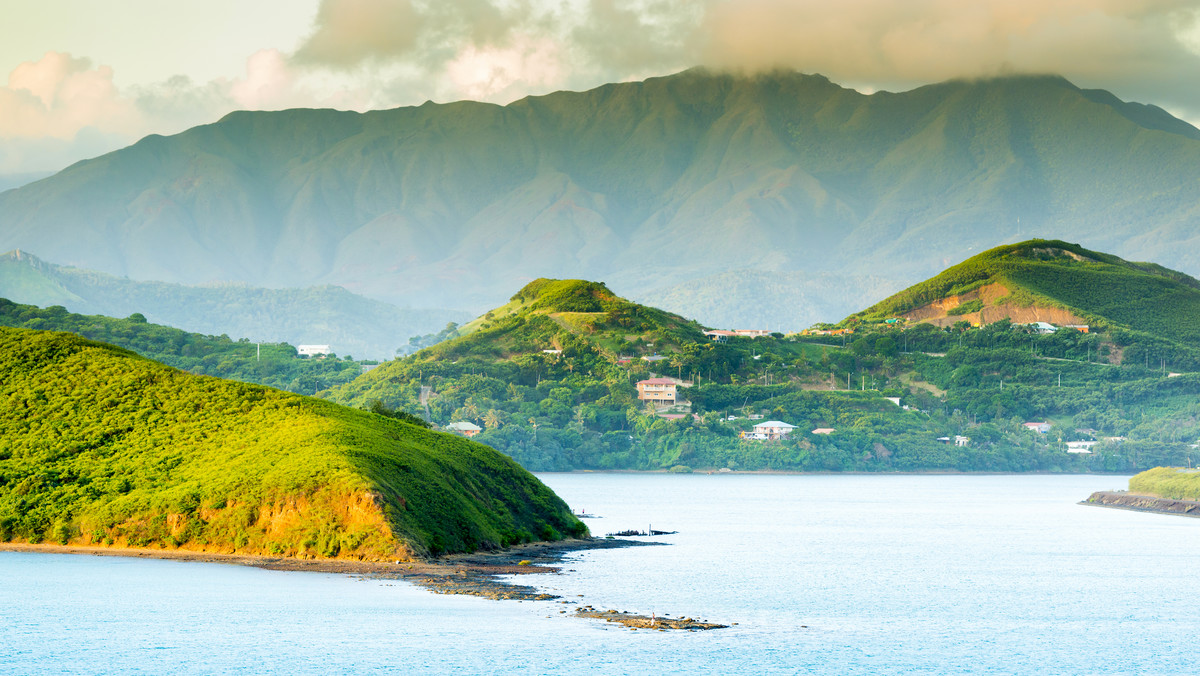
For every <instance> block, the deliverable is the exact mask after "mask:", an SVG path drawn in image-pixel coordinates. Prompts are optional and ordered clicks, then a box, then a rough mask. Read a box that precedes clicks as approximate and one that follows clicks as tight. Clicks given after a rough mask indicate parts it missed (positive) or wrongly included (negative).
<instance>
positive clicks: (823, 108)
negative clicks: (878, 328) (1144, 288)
mask: <svg viewBox="0 0 1200 676" xmlns="http://www.w3.org/2000/svg"><path fill="white" fill-rule="evenodd" d="M1198 223H1200V131H1198V130H1197V129H1195V128H1194V127H1192V126H1190V125H1188V124H1187V123H1185V122H1182V121H1180V120H1178V119H1176V118H1174V117H1172V116H1171V115H1169V114H1167V113H1166V112H1165V111H1163V110H1161V109H1159V108H1156V107H1154V106H1147V105H1141V104H1137V103H1127V102H1123V101H1121V100H1119V99H1117V98H1116V97H1114V96H1113V95H1111V94H1109V93H1107V92H1104V91H1099V90H1085V89H1080V88H1078V87H1076V86H1075V85H1073V84H1071V83H1070V82H1068V81H1066V80H1065V79H1063V78H1061V77H1055V76H1013V77H1001V78H994V79H984V80H971V81H965V80H959V81H949V82H944V83H940V84H934V85H929V86H925V87H920V88H918V89H914V90H912V91H907V92H900V93H892V92H877V93H873V94H863V93H860V92H857V91H855V90H852V89H848V88H845V87H842V86H839V85H837V84H835V83H833V82H830V81H829V80H828V79H826V78H824V77H821V76H819V75H805V74H800V73H796V72H790V71H778V72H772V73H767V74H761V75H755V76H742V75H730V74H723V73H716V72H710V71H706V70H700V69H694V70H689V71H685V72H682V73H679V74H676V75H672V76H667V77H659V78H652V79H649V80H646V81H643V82H629V83H620V84H610V85H605V86H603V87H599V88H597V89H593V90H590V91H586V92H557V93H553V94H549V95H546V96H536V97H530V98H526V99H522V100H520V101H516V102H514V103H512V104H509V105H507V106H499V105H492V104H484V103H475V102H467V101H464V102H456V103H450V104H444V105H439V104H434V103H426V104H424V105H421V106H415V107H406V108H398V109H394V110H383V111H371V112H367V113H355V112H339V111H333V110H289V111H281V112H236V113H232V114H230V115H228V116H226V117H225V118H223V119H221V120H220V121H218V122H216V123H213V124H209V125H204V126H200V127H196V128H193V129H190V130H188V131H185V132H183V133H181V134H177V135H175V136H171V137H161V136H150V137H147V138H145V139H143V140H141V141H140V142H138V143H136V144H134V145H133V146H130V147H128V148H125V149H122V150H119V151H116V152H113V153H110V154H108V155H104V156H102V157H99V158H96V159H93V160H88V161H84V162H80V163H77V164H75V165H73V166H71V167H68V168H67V169H65V170H63V171H61V172H59V173H58V174H56V175H54V176H52V177H49V178H46V179H43V180H40V181H37V182H34V183H32V184H29V185H25V186H22V187H20V188H17V189H15V190H10V191H7V192H5V193H3V194H0V250H2V249H11V248H18V247H19V248H22V249H27V250H31V251H36V252H38V254H39V255H41V256H44V257H45V258H46V259H47V260H51V261H54V262H56V263H61V264H70V265H75V266H78V267H83V268H89V269H95V270H100V271H104V272H107V273H111V274H114V275H123V276H128V277H130V278H133V279H138V280H160V281H166V282H175V283H182V284H197V283H205V282H213V281H234V282H241V283H246V284H251V285H255V286H264V287H275V288H279V287H297V286H302V287H303V286H311V285H320V284H337V285H340V286H343V287H345V288H346V289H349V290H350V291H352V292H355V293H360V294H363V295H366V296H369V297H371V298H375V299H379V300H383V301H387V302H391V303H394V304H398V305H404V306H410V307H419V308H437V307H454V308H464V309H467V310H472V311H476V312H481V311H483V310H485V309H486V308H488V307H493V306H495V305H497V304H499V303H502V302H503V301H504V297H505V294H506V291H505V290H506V289H512V288H518V287H519V286H521V285H522V284H524V283H526V282H528V281H529V280H531V279H533V278H536V277H540V276H548V277H585V278H589V279H603V280H605V281H606V282H607V283H608V285H609V286H610V287H611V288H613V289H614V290H616V291H618V292H620V293H621V294H622V295H624V296H627V297H630V298H633V299H636V300H643V299H654V300H655V301H656V302H663V301H669V303H663V304H664V306H665V307H666V309H669V310H671V311H674V312H679V313H681V314H684V315H687V316H694V317H696V318H697V319H699V320H700V321H702V322H706V323H708V324H709V325H714V326H715V325H733V324H754V325H766V326H767V327H769V328H779V329H794V328H801V327H803V326H806V325H807V324H809V323H812V322H813V321H817V320H828V319H830V318H831V317H837V316H844V315H845V314H848V313H849V312H852V311H854V310H856V309H859V308H861V307H863V306H865V305H868V304H869V303H870V302H873V301H876V300H878V299H879V298H882V297H883V296H886V295H887V294H888V293H890V292H893V291H896V290H898V289H900V288H902V287H903V286H905V285H906V284H909V283H912V282H915V281H917V280H920V279H923V278H925V277H928V276H930V275H932V274H935V273H937V272H938V271H940V270H941V269H943V268H944V267H946V266H948V265H949V264H951V263H952V262H954V261H957V260H959V259H960V258H961V256H962V254H963V252H972V251H982V250H984V249H988V248H990V247H992V246H995V245H997V244H1001V243H1004V242H1012V241H1017V240H1020V239H1024V238H1026V237H1027V236H1028V235H1029V234H1034V233H1036V234H1037V235H1039V236H1046V237H1055V238H1061V239H1067V240H1071V241H1086V242H1088V243H1089V246H1093V247H1096V248H1100V249H1103V250H1106V251H1112V252H1114V253H1116V254H1117V255H1120V256H1123V257H1126V258H1134V259H1143V260H1157V261H1160V262H1162V263H1163V264H1165V265H1168V266H1171V267H1173V268H1177V269H1180V270H1183V271H1185V272H1190V273H1200V248H1197V247H1196V246H1195V244H1196V231H1197V228H1196V225H1197V224H1198ZM814 279H820V280H825V281H824V285H825V288H828V289H830V292H829V293H828V294H825V293H818V294H817V296H819V302H817V300H809V301H806V300H805V299H806V298H808V299H812V296H813V293H812V291H811V290H809V289H810V287H809V286H808V285H809V284H810V283H811V281H812V280H814ZM806 294H807V295H806ZM797 299H799V300H800V306H799V307H797V306H796V301H797Z"/></svg>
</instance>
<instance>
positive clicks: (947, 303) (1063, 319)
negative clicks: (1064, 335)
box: [901, 284, 1087, 327]
mask: <svg viewBox="0 0 1200 676" xmlns="http://www.w3.org/2000/svg"><path fill="white" fill-rule="evenodd" d="M1009 295H1010V291H1009V290H1008V288H1007V287H1005V286H1004V285H1002V284H988V285H987V286H982V287H980V288H978V289H974V290H972V291H969V292H967V293H964V294H962V295H956V296H946V297H945V298H941V299H939V300H936V301H934V302H932V303H929V304H928V305H922V306H921V307H919V308H916V309H915V310H911V311H909V312H906V313H904V314H903V315H901V316H902V317H904V318H905V319H907V320H909V321H910V322H927V323H930V324H934V325H935V326H940V327H945V326H952V325H953V324H955V323H956V322H961V321H966V322H971V323H972V324H991V323H992V322H998V321H1000V320H1001V319H1006V318H1007V319H1009V320H1011V321H1012V322H1013V323H1014V324H1030V323H1032V322H1047V323H1050V324H1055V325H1057V326H1064V325H1067V324H1086V323H1087V320H1085V319H1083V318H1082V317H1080V316H1078V315H1076V314H1074V313H1072V312H1070V311H1069V310H1065V309H1063V308H1059V307H1048V306H1039V305H1031V306H1029V307H1021V306H1019V305H1015V304H1013V303H1008V302H1004V299H1005V298H1007V297H1008V296H1009ZM973 300H978V301H981V302H982V303H983V309H982V310H980V311H979V312H968V313H966V314H961V315H952V314H949V311H950V310H953V309H954V308H956V307H958V306H960V305H962V304H964V303H969V302H971V301H973Z"/></svg>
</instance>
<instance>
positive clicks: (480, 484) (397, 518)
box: [0, 328, 586, 560]
mask: <svg viewBox="0 0 1200 676" xmlns="http://www.w3.org/2000/svg"><path fill="white" fill-rule="evenodd" d="M0 404H2V406H3V410H4V411H5V414H4V415H3V416H0V540H4V541H17V542H32V543H38V542H57V543H62V544H91V545H114V546H130V547H153V548H183V549H191V550H200V551H214V552H239V553H245V554H260V555H273V556H280V555H282V556H298V557H313V556H317V557H345V558H355V559H370V560H394V559H397V558H411V557H416V556H423V555H427V554H439V553H444V552H462V551H472V550H476V549H479V548H490V547H496V546H500V545H507V544H512V543H515V542H522V541H528V540H532V539H558V538H560V537H562V536H563V535H567V534H572V535H578V534H581V533H583V532H585V530H586V529H584V528H583V526H582V525H581V524H580V523H579V521H578V520H576V519H575V518H574V517H573V516H572V515H571V512H570V510H569V509H568V508H567V506H566V505H565V504H564V503H563V502H562V501H561V500H560V499H558V497H557V496H555V495H554V494H553V493H552V492H551V491H550V490H549V489H548V488H546V487H545V486H544V485H542V484H541V483H540V482H539V481H538V480H537V479H536V478H534V477H533V476H532V475H530V474H529V473H528V472H526V471H524V470H522V469H521V468H520V467H518V466H517V465H516V464H515V463H514V462H512V461H511V460H510V459H508V458H506V457H504V456H502V455H500V454H498V453H496V452H495V451H493V450H492V449H490V448H487V447H485V446H482V445H480V444H476V443H473V442H470V441H467V440H465V439H461V438H456V437H454V436H452V435H447V434H440V433H437V432H432V431H429V430H426V429H424V428H422V427H419V426H414V425H410V424H407V423H404V422H400V421H397V420H394V419H391V418H388V417H385V416H381V415H377V414H375V413H370V412H366V411H357V410H352V409H347V408H343V407H340V406H337V405H334V404H331V403H329V402H324V401H320V400H316V399H310V398H307V397H301V396H298V395H292V394H288V393H285V392H280V391H278V390H272V389H269V388H265V387H261V386H258V385H250V384H244V383H234V382H230V381H226V380H220V379H216V378H209V377H204V376H195V375H191V374H187V373H184V372H182V371H178V370H176V369H172V368H170V367H167V366H163V365H162V364H158V363H155V362H153V361H150V360H148V359H144V358H142V357H139V356H137V355H134V354H132V353H130V352H127V351H125V350H122V349H119V348H116V347H112V346H109V345H105V344H101V343H96V342H92V341H88V340H85V339H83V338H80V337H78V336H74V335H71V334H65V333H57V332H48V331H31V330H25V329H11V328H0Z"/></svg>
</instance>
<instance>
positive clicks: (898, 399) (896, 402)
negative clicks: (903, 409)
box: [884, 397, 900, 406]
mask: <svg viewBox="0 0 1200 676" xmlns="http://www.w3.org/2000/svg"><path fill="white" fill-rule="evenodd" d="M884 399H887V400H888V401H890V402H892V403H893V404H895V405H897V406H899V405H900V397H884Z"/></svg>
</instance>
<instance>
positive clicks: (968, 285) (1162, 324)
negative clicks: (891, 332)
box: [850, 239, 1200, 344]
mask: <svg viewBox="0 0 1200 676" xmlns="http://www.w3.org/2000/svg"><path fill="white" fill-rule="evenodd" d="M989 285H998V286H999V287H1003V289H1004V291H1002V292H1000V293H1002V294H1003V295H1002V296H1001V297H998V298H991V297H988V296H987V295H986V294H984V295H983V296H981V297H979V298H976V297H975V296H979V294H978V293H974V292H978V291H979V290H981V289H982V288H983V287H985V286H989ZM950 299H954V301H953V302H950ZM947 302H949V303H950V304H951V305H953V304H954V302H961V305H960V306H959V307H958V310H967V312H957V313H956V312H955V311H954V309H953V308H952V309H951V310H950V314H951V315H955V314H957V315H959V316H961V317H962V318H963V319H971V318H973V317H976V316H977V315H978V314H979V311H980V310H984V311H985V313H986V312H987V308H997V309H1000V308H1007V309H1008V310H1009V313H1008V314H1012V313H1013V312H1017V313H1019V311H1020V310H1021V309H1023V308H1029V307H1033V306H1039V307H1044V308H1059V309H1062V310H1065V311H1068V312H1071V313H1074V314H1075V315H1076V316H1079V317H1080V318H1082V319H1084V320H1085V321H1087V322H1090V323H1092V324H1096V325H1098V326H1099V327H1100V328H1108V327H1122V328H1127V329H1132V330H1134V331H1139V332H1143V333H1147V334H1150V335H1153V336H1157V337H1160V338H1165V339H1167V340H1171V341H1176V342H1180V343H1185V344H1195V343H1200V282H1198V281H1197V280H1195V279H1193V278H1192V277H1189V276H1188V275H1185V274H1183V273H1181V272H1176V271H1174V270H1169V269H1167V268H1164V267H1162V266H1160V265H1155V264H1153V263H1135V262H1130V261H1126V260H1123V259H1121V258H1118V257H1116V256H1113V255H1110V254H1105V253H1101V252H1097V251H1091V250H1088V249H1085V248H1083V247H1081V246H1079V245H1078V244H1071V243H1068V242H1062V241H1057V240H1038V239H1035V240H1029V241H1025V242H1020V243H1017V244H1009V245H1005V246H1000V247H996V248H994V249H989V250H988V251H985V252H983V253H981V254H979V255H977V256H974V257H972V258H969V259H967V260H966V261H963V262H962V263H959V264H958V265H955V266H952V267H950V268H948V269H947V270H945V271H944V272H942V273H941V274H938V275H937V276H935V277H932V278H930V279H927V280H925V281H924V282H921V283H919V284H916V285H913V286H911V287H909V288H907V289H905V290H903V291H901V292H899V293H897V294H895V295H893V296H891V297H889V298H886V299H884V300H883V301H880V302H879V303H876V304H875V305H873V306H871V307H870V308H867V309H866V310H864V311H862V312H860V313H858V314H855V315H852V316H851V317H850V319H863V320H867V321H871V320H878V319H883V318H886V317H891V316H900V315H904V314H905V313H909V312H912V311H915V310H918V309H919V308H922V307H923V306H929V305H930V304H935V303H947ZM970 303H974V304H975V306H971V305H968V304H970ZM1014 321H1019V320H1016V319H1014Z"/></svg>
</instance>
